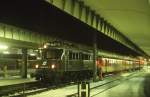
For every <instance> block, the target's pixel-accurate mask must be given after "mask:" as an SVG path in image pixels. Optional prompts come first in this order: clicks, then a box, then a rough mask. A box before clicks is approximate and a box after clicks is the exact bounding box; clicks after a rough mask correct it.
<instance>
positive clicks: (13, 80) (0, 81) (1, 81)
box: [0, 76, 36, 87]
mask: <svg viewBox="0 0 150 97" xmlns="http://www.w3.org/2000/svg"><path fill="white" fill-rule="evenodd" d="M33 81H36V80H35V78H21V77H20V76H13V77H8V78H0V87H1V86H7V85H13V84H20V83H26V82H33Z"/></svg>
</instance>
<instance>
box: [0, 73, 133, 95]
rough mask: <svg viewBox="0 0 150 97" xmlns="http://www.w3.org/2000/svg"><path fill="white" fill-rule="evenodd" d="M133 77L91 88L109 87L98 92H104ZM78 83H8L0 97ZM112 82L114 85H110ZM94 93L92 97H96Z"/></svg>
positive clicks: (35, 92) (3, 87)
mask: <svg viewBox="0 0 150 97" xmlns="http://www.w3.org/2000/svg"><path fill="white" fill-rule="evenodd" d="M132 77H135V75H134V73H133V74H131V75H129V76H127V77H125V78H117V79H114V80H112V81H109V82H106V83H104V84H101V85H97V86H95V87H92V88H90V90H91V92H92V91H93V90H94V89H97V88H101V87H107V88H105V89H104V90H103V91H99V92H98V93H101V92H104V91H106V90H108V89H110V88H112V87H115V86H117V85H119V84H121V82H123V81H125V80H128V79H130V78H132ZM75 84H76V83H64V84H59V85H50V84H45V83H44V84H43V82H41V81H36V82H28V83H21V84H14V85H8V86H1V87H0V97H6V96H7V97H9V96H10V97H26V96H28V95H34V94H38V93H41V92H45V91H49V90H51V89H58V88H61V87H65V86H70V85H75ZM110 84H112V85H110ZM77 94H78V93H73V94H71V95H67V97H77ZM94 95H97V94H93V95H91V97H94Z"/></svg>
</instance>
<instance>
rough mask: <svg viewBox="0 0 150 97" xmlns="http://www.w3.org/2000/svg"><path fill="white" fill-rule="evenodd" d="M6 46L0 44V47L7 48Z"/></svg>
mask: <svg viewBox="0 0 150 97" xmlns="http://www.w3.org/2000/svg"><path fill="white" fill-rule="evenodd" d="M7 48H8V46H6V45H1V44H0V49H7Z"/></svg>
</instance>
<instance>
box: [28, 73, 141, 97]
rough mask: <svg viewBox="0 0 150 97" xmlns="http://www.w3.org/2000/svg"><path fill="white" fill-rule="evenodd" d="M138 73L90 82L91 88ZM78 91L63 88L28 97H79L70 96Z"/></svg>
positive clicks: (71, 88)
mask: <svg viewBox="0 0 150 97" xmlns="http://www.w3.org/2000/svg"><path fill="white" fill-rule="evenodd" d="M138 72H139V71H136V72H128V73H122V74H119V75H111V76H107V77H105V78H104V79H103V80H102V81H97V82H90V88H94V87H97V86H100V85H103V84H106V83H109V82H111V81H114V80H116V79H120V78H124V77H127V76H130V75H134V74H137V73H138ZM77 91H78V88H77V85H71V86H66V87H61V88H58V89H51V90H49V91H46V92H42V93H40V94H36V95H31V96H28V97H77V96H69V95H72V94H75V93H77ZM98 97H100V96H98ZM102 97H103V96H102Z"/></svg>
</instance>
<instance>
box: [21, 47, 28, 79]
mask: <svg viewBox="0 0 150 97" xmlns="http://www.w3.org/2000/svg"><path fill="white" fill-rule="evenodd" d="M27 61H28V56H27V49H26V48H23V49H22V64H21V77H22V78H27Z"/></svg>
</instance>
